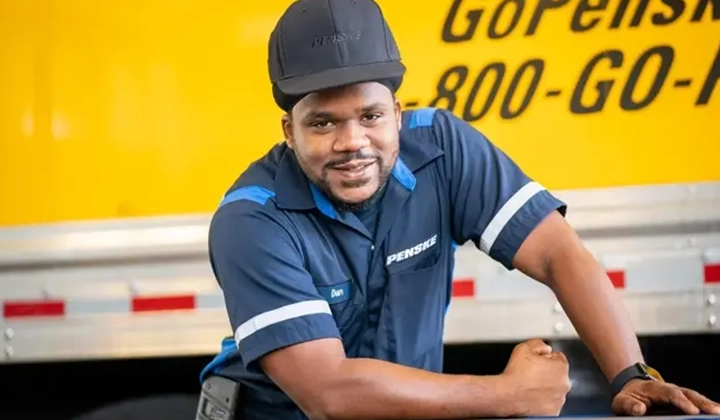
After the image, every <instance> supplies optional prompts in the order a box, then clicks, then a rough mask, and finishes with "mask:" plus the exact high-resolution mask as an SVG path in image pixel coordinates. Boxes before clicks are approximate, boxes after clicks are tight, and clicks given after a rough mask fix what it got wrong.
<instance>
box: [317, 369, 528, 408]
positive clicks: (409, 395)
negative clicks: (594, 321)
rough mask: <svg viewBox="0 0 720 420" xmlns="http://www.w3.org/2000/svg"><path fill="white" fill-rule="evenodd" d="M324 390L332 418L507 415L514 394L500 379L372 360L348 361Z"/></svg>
mask: <svg viewBox="0 0 720 420" xmlns="http://www.w3.org/2000/svg"><path fill="white" fill-rule="evenodd" d="M339 369H340V371H339V372H338V374H337V375H336V376H335V377H336V378H338V380H336V381H333V384H332V387H329V388H328V389H326V390H325V391H324V392H325V393H326V395H325V396H324V397H323V400H324V401H325V404H324V405H325V407H324V409H323V411H324V412H325V416H327V417H329V418H332V419H344V418H347V419H377V418H383V419H393V418H402V419H409V418H412V419H453V418H457V419H461V418H472V417H500V416H511V415H514V414H516V413H514V412H512V411H513V410H514V403H515V399H514V398H513V397H514V393H515V390H514V389H512V385H511V384H509V383H508V381H507V380H506V379H505V378H503V377H502V376H470V375H448V374H436V373H432V372H427V371H423V370H419V369H412V368H408V367H405V366H400V365H396V364H392V363H387V362H383V361H379V360H372V359H346V360H344V361H343V363H342V366H341V367H340V368H339Z"/></svg>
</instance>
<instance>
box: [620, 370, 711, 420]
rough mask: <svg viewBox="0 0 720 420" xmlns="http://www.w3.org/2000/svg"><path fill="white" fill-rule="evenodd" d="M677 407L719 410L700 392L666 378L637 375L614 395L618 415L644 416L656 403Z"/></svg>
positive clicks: (691, 410) (690, 410)
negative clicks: (671, 382)
mask: <svg viewBox="0 0 720 420" xmlns="http://www.w3.org/2000/svg"><path fill="white" fill-rule="evenodd" d="M658 405H660V406H669V407H675V408H677V409H679V410H681V411H682V412H684V413H685V414H689V415H697V414H701V413H704V414H720V404H717V403H715V402H713V401H711V400H710V399H708V398H706V397H705V396H703V395H700V394H699V393H698V392H696V391H693V390H691V389H687V388H681V387H679V386H677V385H673V384H670V383H666V382H657V381H645V380H639V379H634V380H631V381H629V382H628V383H627V384H626V385H625V387H624V388H623V389H622V391H620V393H619V394H617V395H616V396H615V398H614V399H613V403H612V408H613V411H614V412H615V413H616V414H618V415H626V416H643V415H645V414H647V412H648V410H649V409H650V408H651V407H653V406H658Z"/></svg>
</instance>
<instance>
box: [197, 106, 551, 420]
mask: <svg viewBox="0 0 720 420" xmlns="http://www.w3.org/2000/svg"><path fill="white" fill-rule="evenodd" d="M402 118H403V121H402V122H403V124H402V127H403V128H402V130H401V132H400V153H399V157H398V159H397V163H396V164H395V166H394V169H393V171H392V176H391V177H390V179H389V183H388V185H387V187H386V191H385V192H384V195H383V197H382V200H381V201H380V203H379V207H378V210H379V211H378V213H377V222H376V226H375V229H374V232H369V231H368V229H367V227H366V225H365V224H363V223H362V221H360V220H359V219H358V217H357V216H356V215H355V214H353V213H349V212H347V213H343V212H339V211H337V210H336V209H334V208H333V205H332V204H331V203H330V201H329V200H328V199H327V198H326V197H325V196H324V195H323V194H322V193H321V192H320V191H319V190H318V189H316V188H315V187H314V186H313V185H312V184H310V182H309V181H308V178H307V177H306V176H305V175H304V174H303V172H302V170H301V169H300V167H299V166H298V163H297V161H296V158H295V156H294V154H293V152H292V151H291V150H290V149H289V148H288V147H287V146H286V145H285V144H284V143H282V144H279V145H276V146H274V147H273V148H272V149H271V150H270V151H269V152H268V154H267V155H265V156H264V157H263V158H261V159H260V160H258V161H256V162H254V163H253V164H252V165H250V167H249V168H248V169H247V170H246V171H245V172H244V173H243V174H242V175H241V176H240V178H239V179H238V180H237V181H236V182H235V184H234V185H233V186H232V188H231V189H230V190H229V191H228V193H227V195H226V196H225V199H224V200H223V202H222V204H221V206H220V208H219V209H218V210H217V211H216V213H215V215H214V217H213V220H212V223H211V228H210V236H209V242H210V256H211V262H212V267H213V270H214V272H215V275H216V277H217V279H218V281H219V284H220V286H221V288H222V290H223V293H224V298H225V302H226V306H227V312H228V315H229V319H230V323H231V324H232V328H233V330H234V332H235V334H234V341H235V343H234V345H233V344H231V345H230V346H228V347H227V351H226V352H225V353H224V355H225V356H226V358H225V357H224V358H223V361H221V362H217V363H214V365H213V367H212V371H213V372H215V373H217V374H220V375H222V376H227V377H230V378H232V379H235V380H237V381H240V382H242V383H243V384H244V385H245V386H246V389H247V395H246V397H245V398H246V400H245V402H244V406H245V408H244V410H243V411H244V416H245V418H247V419H256V418H277V419H303V418H306V417H305V416H304V415H303V414H302V412H301V411H300V410H299V409H298V408H297V407H296V405H295V404H294V403H293V402H292V400H290V399H289V398H288V397H287V396H286V395H285V394H284V393H283V392H282V391H281V390H280V389H279V388H278V387H277V386H276V385H275V384H274V383H273V382H272V381H271V380H270V379H269V378H268V377H267V376H266V375H265V374H264V373H263V372H262V371H261V370H260V369H259V367H258V364H257V360H258V358H260V357H262V356H263V355H265V354H267V353H269V352H272V351H273V350H277V349H280V348H283V347H286V346H291V345H293V344H297V343H301V342H304V341H309V340H316V339H322V338H339V339H341V340H342V342H343V344H344V347H345V351H346V353H347V356H348V357H351V358H353V357H365V358H376V359H382V360H386V361H390V362H394V363H398V364H402V365H406V366H413V367H415V368H419V369H425V370H429V371H434V372H441V371H442V359H443V322H444V317H445V313H446V309H447V306H448V304H449V302H450V297H451V286H452V277H453V276H452V274H453V261H454V259H453V256H454V249H455V246H456V244H463V243H466V242H467V241H472V242H473V243H474V244H475V245H476V246H477V247H478V248H479V249H480V250H482V251H483V252H486V253H488V254H489V255H490V257H492V258H493V259H495V260H497V261H499V262H500V263H502V264H503V265H504V266H505V267H507V268H508V269H512V268H513V266H512V259H513V256H514V255H515V253H516V252H517V250H518V248H519V247H520V244H521V243H522V242H523V240H524V239H525V238H526V237H527V236H528V234H529V233H530V232H531V231H532V230H533V228H534V227H535V226H536V225H537V224H538V223H539V222H540V221H541V220H543V219H544V218H545V217H546V216H548V214H549V213H551V212H552V211H556V210H557V211H559V212H560V213H561V214H563V215H564V214H565V204H564V203H562V202H561V201H559V200H558V199H557V198H555V197H554V196H553V195H551V194H550V193H549V192H548V191H546V190H545V189H544V188H543V187H542V186H541V185H539V184H538V183H536V182H534V181H533V180H531V179H530V178H529V177H528V176H527V175H526V174H524V173H523V172H522V171H521V169H520V168H518V166H516V165H515V164H514V163H513V162H512V161H511V160H510V159H509V158H508V157H507V156H506V155H505V154H504V153H503V152H502V151H500V150H499V149H497V148H496V147H495V146H493V144H491V143H490V142H489V141H488V140H487V139H486V138H485V137H484V136H483V135H482V134H481V133H480V132H478V131H477V130H475V129H474V128H473V127H472V126H470V125H469V124H467V123H466V122H464V121H462V120H460V119H459V118H457V117H456V116H454V115H453V114H452V113H450V112H448V111H446V110H442V109H431V108H425V109H418V110H413V111H405V112H403V117H402ZM477 322H492V321H491V320H483V319H478V320H477Z"/></svg>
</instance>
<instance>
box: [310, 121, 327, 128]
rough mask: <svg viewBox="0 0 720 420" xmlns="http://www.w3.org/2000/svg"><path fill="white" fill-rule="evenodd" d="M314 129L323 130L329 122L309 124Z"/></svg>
mask: <svg viewBox="0 0 720 420" xmlns="http://www.w3.org/2000/svg"><path fill="white" fill-rule="evenodd" d="M311 125H312V126H313V127H315V128H325V127H327V126H328V125H330V122H329V121H317V122H314V123H312V124H311Z"/></svg>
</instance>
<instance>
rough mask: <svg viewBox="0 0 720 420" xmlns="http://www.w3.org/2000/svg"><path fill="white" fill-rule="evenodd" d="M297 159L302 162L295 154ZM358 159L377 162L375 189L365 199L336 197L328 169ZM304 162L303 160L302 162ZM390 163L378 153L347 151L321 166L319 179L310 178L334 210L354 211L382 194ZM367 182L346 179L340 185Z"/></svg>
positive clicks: (354, 184)
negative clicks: (353, 199) (339, 157)
mask: <svg viewBox="0 0 720 420" xmlns="http://www.w3.org/2000/svg"><path fill="white" fill-rule="evenodd" d="M395 156H397V151H396V152H395V153H394V154H393V157H395ZM297 158H298V161H300V162H302V158H301V157H299V156H297ZM358 159H376V162H375V163H374V164H377V165H378V167H379V171H378V187H377V189H376V190H375V191H374V192H373V193H372V194H371V195H370V196H369V197H368V198H366V199H365V200H362V201H346V200H343V199H342V198H341V197H338V196H337V195H336V194H334V193H333V189H332V187H331V185H330V182H329V181H328V170H329V169H330V168H332V167H333V166H337V165H342V164H344V163H347V162H351V161H353V160H358ZM302 163H305V162H302ZM392 168H393V167H392V165H388V164H387V162H385V160H384V159H383V158H382V156H380V155H370V154H367V153H363V152H360V151H358V152H356V153H348V154H346V155H345V156H344V157H343V158H342V159H338V160H334V161H331V162H328V163H327V164H325V166H324V167H323V171H322V173H321V176H320V178H319V179H311V181H312V182H313V183H314V184H315V186H317V188H318V189H319V190H320V191H322V192H323V194H325V196H326V197H327V198H328V199H329V200H330V202H331V203H332V204H333V206H334V207H335V209H336V210H338V211H340V212H356V211H361V210H365V209H367V208H369V207H371V206H373V205H375V204H376V203H377V201H378V200H379V199H380V197H381V196H382V195H383V193H384V191H385V188H386V186H387V183H388V180H389V179H390V175H391V174H392ZM367 182H371V181H368V180H364V179H360V180H357V181H346V182H342V184H341V186H342V187H343V188H358V187H362V186H364V185H365V184H366V183H367Z"/></svg>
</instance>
